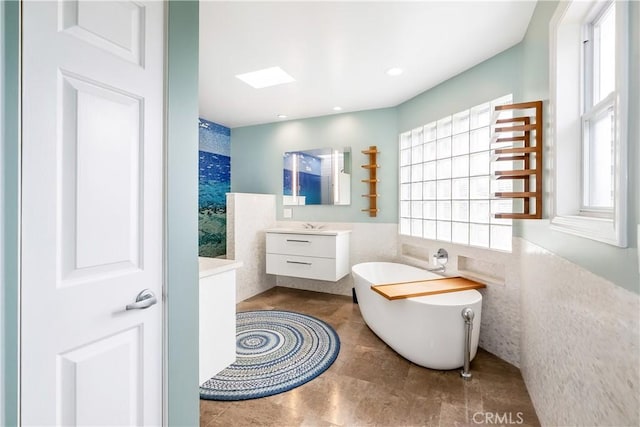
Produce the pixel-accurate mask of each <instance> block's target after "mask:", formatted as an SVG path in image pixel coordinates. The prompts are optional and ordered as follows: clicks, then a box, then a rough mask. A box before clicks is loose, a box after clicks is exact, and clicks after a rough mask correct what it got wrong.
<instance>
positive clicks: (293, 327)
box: [200, 310, 340, 400]
mask: <svg viewBox="0 0 640 427" xmlns="http://www.w3.org/2000/svg"><path fill="white" fill-rule="evenodd" d="M339 352H340V339H339V338H338V334H337V333H336V331H334V330H333V328H332V327H331V326H329V325H328V324H326V323H325V322H323V321H322V320H319V319H316V318H315V317H311V316H307V315H305V314H300V313H294V312H290V311H280V310H259V311H246V312H241V313H237V314H236V355H237V359H236V362H235V363H233V364H232V365H230V366H229V367H228V368H226V369H224V370H223V371H222V372H220V373H219V374H217V375H216V376H214V377H213V378H211V379H209V380H207V381H205V383H204V384H202V385H201V386H200V398H201V399H208V400H246V399H255V398H258V397H264V396H271V395H273V394H278V393H282V392H284V391H287V390H291V389H292V388H295V387H298V386H300V385H302V384H304V383H306V382H308V381H311V380H312V379H314V378H315V377H317V376H318V375H320V374H321V373H322V372H324V371H325V370H326V369H327V368H329V366H331V364H332V363H333V362H334V361H335V360H336V357H338V353H339Z"/></svg>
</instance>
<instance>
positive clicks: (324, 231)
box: [265, 228, 351, 236]
mask: <svg viewBox="0 0 640 427" xmlns="http://www.w3.org/2000/svg"><path fill="white" fill-rule="evenodd" d="M265 233H280V234H315V235H318V236H338V235H340V234H348V233H351V230H330V229H324V228H320V229H317V228H268V229H266V230H265Z"/></svg>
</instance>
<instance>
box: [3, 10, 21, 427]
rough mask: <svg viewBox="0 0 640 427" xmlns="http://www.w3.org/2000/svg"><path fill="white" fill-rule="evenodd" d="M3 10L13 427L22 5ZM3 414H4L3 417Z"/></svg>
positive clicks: (12, 415) (7, 395) (8, 397)
mask: <svg viewBox="0 0 640 427" xmlns="http://www.w3.org/2000/svg"><path fill="white" fill-rule="evenodd" d="M0 7H1V8H3V14H2V15H3V19H4V22H3V25H2V31H3V33H2V42H3V46H2V49H1V50H2V55H3V61H2V62H3V69H2V74H1V75H2V79H3V87H4V91H5V92H4V97H3V99H2V109H1V111H2V114H3V121H2V122H3V123H2V124H3V127H2V129H1V130H0V132H1V133H2V146H1V147H0V149H1V150H3V152H2V156H0V157H1V158H2V160H3V164H2V167H1V168H0V173H2V174H3V177H2V180H1V181H2V183H3V188H2V191H0V194H1V195H2V209H3V217H2V220H3V221H4V223H3V224H2V227H3V231H4V236H3V240H2V243H1V244H2V245H3V247H2V255H3V260H2V264H3V268H4V271H3V277H2V278H0V280H2V288H1V289H0V291H2V293H3V298H2V303H3V307H2V308H1V309H0V316H3V318H2V322H0V323H1V324H2V326H3V330H2V331H0V335H2V336H3V339H4V342H3V343H2V357H1V358H0V360H1V361H2V363H3V366H2V370H3V374H4V378H3V380H4V381H3V384H0V387H2V393H0V395H3V397H4V401H3V404H4V405H3V406H4V419H2V418H0V425H3V426H11V425H17V423H18V342H19V341H18V289H19V287H18V283H19V276H18V265H19V264H18V220H19V193H18V191H19V184H18V183H19V168H18V165H19V163H20V161H19V159H20V157H19V151H20V142H19V139H18V123H19V122H18V114H19V109H18V107H19V104H18V96H19V92H18V90H19V56H18V52H19V34H20V28H19V24H18V23H19V22H20V19H19V16H20V11H19V4H18V2H1V3H0ZM0 415H1V414H0Z"/></svg>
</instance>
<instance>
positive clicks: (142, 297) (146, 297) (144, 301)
mask: <svg viewBox="0 0 640 427" xmlns="http://www.w3.org/2000/svg"><path fill="white" fill-rule="evenodd" d="M157 302H158V299H157V298H156V295H155V294H154V293H153V292H152V291H151V290H149V289H143V290H142V291H141V292H140V293H139V294H138V296H137V297H136V302H134V303H132V304H127V310H136V309H145V308H149V307H151V306H152V305H154V304H155V303H157Z"/></svg>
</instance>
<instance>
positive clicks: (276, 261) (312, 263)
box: [267, 253, 338, 282]
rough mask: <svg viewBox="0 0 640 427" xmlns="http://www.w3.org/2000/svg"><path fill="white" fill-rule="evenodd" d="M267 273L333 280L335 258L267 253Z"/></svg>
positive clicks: (334, 277)
mask: <svg viewBox="0 0 640 427" xmlns="http://www.w3.org/2000/svg"><path fill="white" fill-rule="evenodd" d="M267 274H277V275H280V276H293V277H301V278H304V279H316V280H329V281H332V282H335V281H337V280H338V277H336V260H335V258H318V257H303V256H296V255H282V254H269V253H268V254H267Z"/></svg>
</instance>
